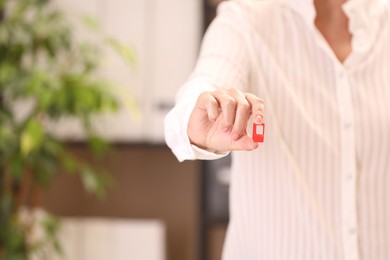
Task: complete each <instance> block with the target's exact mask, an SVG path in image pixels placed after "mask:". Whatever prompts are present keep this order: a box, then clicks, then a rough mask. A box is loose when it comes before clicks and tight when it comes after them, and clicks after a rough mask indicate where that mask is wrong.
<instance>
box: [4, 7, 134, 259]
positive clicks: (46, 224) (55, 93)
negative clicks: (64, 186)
mask: <svg viewBox="0 0 390 260" xmlns="http://www.w3.org/2000/svg"><path fill="white" fill-rule="evenodd" d="M84 24H87V26H88V27H90V30H91V31H95V32H96V31H97V34H98V35H100V36H99V37H100V38H101V39H102V42H105V43H106V44H108V45H110V46H111V47H112V48H113V49H114V50H116V51H117V52H118V53H119V54H120V55H121V56H122V57H123V58H124V59H125V60H126V61H127V62H128V63H129V64H133V63H134V55H133V52H132V51H131V49H130V48H128V47H127V46H125V45H123V44H121V43H120V42H118V41H116V40H115V39H112V38H108V37H105V36H104V35H102V34H100V33H99V32H98V31H99V30H98V25H97V24H96V23H95V22H94V21H93V19H90V18H86V19H85V21H84ZM100 57H101V56H100V52H99V48H98V47H97V46H96V44H91V43H88V42H80V41H76V40H75V37H74V35H73V33H72V28H71V26H70V25H69V22H68V21H67V20H66V19H65V16H64V14H63V13H62V12H61V11H59V10H57V9H55V8H54V7H53V6H52V4H51V3H50V1H49V0H0V259H29V258H30V256H31V254H32V253H34V252H39V248H41V247H42V246H43V245H42V241H39V242H38V243H37V242H36V241H35V242H34V241H32V239H31V236H32V226H33V225H34V223H31V221H30V222H29V221H27V222H26V221H22V219H21V217H20V210H21V209H23V210H27V212H32V211H33V209H34V208H35V207H36V206H39V205H36V204H37V202H36V199H35V198H36V197H37V196H38V195H37V194H38V193H39V192H40V190H41V189H42V188H43V187H47V186H48V185H49V184H50V182H51V179H52V178H53V177H54V176H56V175H57V174H58V173H59V172H63V170H64V171H65V172H68V173H75V174H79V176H80V178H81V180H82V182H83V184H84V187H85V189H86V190H88V191H90V192H93V193H95V194H97V195H98V196H102V195H104V194H105V193H106V191H107V189H108V188H109V186H110V184H111V183H112V180H111V178H110V175H109V174H107V173H105V172H103V171H101V170H99V169H96V168H94V167H92V166H91V165H89V164H88V163H86V162H84V161H81V160H79V159H77V158H75V157H74V156H73V155H72V154H71V152H70V151H69V149H68V146H67V145H66V142H64V141H63V140H61V139H59V138H58V137H56V136H55V135H53V134H52V133H51V132H50V131H48V130H47V127H46V126H47V125H48V124H55V123H56V122H58V121H59V120H60V119H64V118H71V119H77V120H78V121H79V122H80V123H81V125H82V126H83V129H84V131H85V136H86V140H87V142H86V143H87V144H88V147H89V149H90V151H91V152H92V153H93V154H101V152H102V151H103V150H105V148H106V147H107V143H106V142H105V141H104V140H103V139H102V138H101V137H100V136H99V135H98V134H97V133H96V131H95V130H94V127H93V123H92V119H93V118H94V117H95V116H96V115H98V114H101V113H106V112H113V111H115V110H116V109H117V108H118V101H117V99H116V98H115V95H114V94H113V93H111V92H110V91H109V90H108V88H107V86H108V85H109V82H107V81H105V80H102V78H99V77H98V76H97V73H96V71H97V70H98V68H99V60H101V58H100ZM15 104H29V105H28V107H29V109H28V111H27V113H25V115H23V116H20V115H18V113H17V109H15ZM38 204H39V203H38ZM42 229H43V230H44V231H45V232H46V238H47V239H46V240H44V241H46V242H45V243H46V244H47V243H49V244H51V245H52V246H53V248H54V249H56V250H57V251H58V252H59V251H60V246H59V243H58V241H57V239H56V236H55V233H56V230H57V229H58V221H57V220H56V219H55V217H53V216H49V217H47V218H46V220H45V221H42Z"/></svg>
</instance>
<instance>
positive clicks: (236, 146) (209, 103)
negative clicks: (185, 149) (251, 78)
mask: <svg viewBox="0 0 390 260" xmlns="http://www.w3.org/2000/svg"><path fill="white" fill-rule="evenodd" d="M251 116H252V117H253V121H254V122H255V123H257V124H261V123H263V118H264V101H263V100H262V99H260V98H258V97H256V96H255V95H253V94H250V93H243V92H240V91H239V90H237V89H234V88H232V89H219V90H216V91H212V92H204V93H202V94H201V95H200V96H199V98H198V100H197V102H196V105H195V107H194V110H193V111H192V113H191V116H190V120H189V123H188V128H187V133H188V137H189V138H190V141H191V143H192V144H194V145H196V146H198V147H200V148H202V149H205V150H210V151H232V150H247V151H250V150H254V149H256V148H257V147H258V144H257V143H256V142H254V141H253V140H252V138H251V137H250V136H248V134H247V132H246V128H247V124H248V121H249V119H250V117H251Z"/></svg>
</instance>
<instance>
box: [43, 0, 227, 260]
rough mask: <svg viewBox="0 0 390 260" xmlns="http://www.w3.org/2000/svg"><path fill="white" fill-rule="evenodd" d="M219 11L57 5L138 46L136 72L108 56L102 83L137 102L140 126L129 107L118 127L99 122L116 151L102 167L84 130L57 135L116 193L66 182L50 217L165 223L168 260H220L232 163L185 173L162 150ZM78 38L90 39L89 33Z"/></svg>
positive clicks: (50, 204) (145, 2) (198, 5)
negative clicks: (178, 97) (171, 115)
mask: <svg viewBox="0 0 390 260" xmlns="http://www.w3.org/2000/svg"><path fill="white" fill-rule="evenodd" d="M219 2H220V1H219V0H83V1H80V0H68V1H60V0H56V4H57V5H58V6H60V7H61V8H63V9H64V10H66V12H67V13H68V14H69V17H70V18H71V19H78V18H77V17H81V16H84V15H89V16H91V17H94V18H95V19H96V20H97V21H98V23H99V24H100V25H101V27H102V29H103V30H104V32H105V33H107V34H109V35H111V36H113V37H115V38H117V39H118V40H120V41H122V42H124V43H129V44H131V45H132V47H133V49H134V50H135V53H136V56H137V63H136V66H135V67H134V68H132V69H129V67H128V66H126V64H124V62H123V61H122V60H121V59H119V58H118V57H116V56H115V55H111V54H110V52H109V51H108V54H107V56H105V57H102V59H104V60H105V62H104V64H105V65H104V66H105V67H104V69H103V70H102V72H101V73H102V74H103V75H105V76H107V77H109V78H110V79H112V80H114V81H115V82H116V83H118V86H120V87H121V88H123V89H122V90H119V92H121V91H122V93H127V91H128V90H130V91H131V92H132V93H133V95H134V96H135V99H136V102H137V104H138V107H139V112H140V116H139V117H138V118H134V117H132V115H131V114H130V113H129V111H128V110H127V109H126V108H125V107H123V108H122V109H121V110H120V111H119V113H118V114H117V115H116V116H115V117H109V118H101V119H100V120H101V124H100V125H101V132H102V133H103V135H104V136H106V137H107V138H108V139H109V140H111V141H112V142H114V145H113V147H112V149H111V151H110V152H109V154H107V156H105V157H104V159H102V160H99V161H98V162H96V161H93V159H92V158H90V157H89V156H88V152H87V149H86V147H85V145H84V144H83V139H82V134H81V133H80V132H79V130H78V127H77V125H74V124H73V123H72V122H64V124H63V125H61V126H59V127H58V129H57V132H58V134H59V135H61V136H62V137H63V138H65V139H66V140H69V146H70V147H71V149H72V151H73V152H74V154H76V155H77V156H78V157H80V158H83V159H86V160H89V161H92V162H93V163H96V164H97V165H99V167H101V168H102V169H106V170H108V171H109V172H110V173H112V174H113V176H114V178H115V182H116V185H115V187H114V188H113V190H111V191H110V192H109V194H108V196H107V197H106V198H105V199H103V200H98V199H96V198H94V197H92V196H90V195H88V194H87V193H85V192H84V191H83V189H82V185H81V183H80V182H79V180H78V179H77V178H76V177H75V176H72V175H60V177H59V178H57V179H56V180H55V182H54V185H51V186H50V188H49V189H48V190H47V191H46V192H45V194H44V196H43V204H44V207H45V208H46V209H48V210H50V211H51V212H53V213H55V214H58V215H60V216H62V217H65V218H68V219H72V218H80V219H83V218H90V219H96V218H97V219H109V220H114V221H118V220H129V221H135V222H136V221H140V220H150V221H152V222H151V223H152V224H153V223H155V222H153V221H158V223H160V224H161V225H162V226H163V231H164V235H163V237H164V241H162V243H163V245H164V247H165V251H164V252H163V253H162V254H164V256H163V258H161V259H167V260H200V259H201V260H214V259H220V254H221V249H222V244H223V239H224V236H225V231H226V224H227V221H228V216H227V203H228V202H227V184H228V181H227V182H226V179H227V178H228V168H226V167H228V164H229V162H228V160H227V161H224V162H222V163H219V164H220V166H218V164H217V166H215V165H214V164H212V163H211V164H208V163H204V162H199V161H191V162H184V163H178V162H177V160H176V158H175V157H174V156H173V155H172V153H171V152H170V150H169V149H168V148H167V147H166V146H165V144H164V140H163V118H164V116H165V114H166V113H167V111H168V110H169V109H170V108H171V107H172V106H173V103H174V97H175V93H176V91H177V89H178V87H179V86H180V85H181V84H182V83H183V82H184V81H185V80H186V78H187V77H188V76H189V74H190V72H191V70H192V68H193V66H194V64H195V60H196V56H197V54H198V50H199V44H200V41H201V37H202V34H203V32H204V30H205V29H206V28H207V25H208V24H209V23H210V21H211V20H212V18H213V17H214V15H215V9H216V6H217V4H218V3H219ZM76 33H77V34H79V37H88V34H87V33H86V32H85V31H84V30H83V29H82V28H78V29H77V32H76ZM123 96H124V97H126V95H125V94H123ZM215 167H217V168H215ZM129 243H130V242H129ZM97 246H98V245H97ZM144 246H145V248H146V249H148V248H149V250H152V249H153V247H148V245H144ZM141 260H142V259H141Z"/></svg>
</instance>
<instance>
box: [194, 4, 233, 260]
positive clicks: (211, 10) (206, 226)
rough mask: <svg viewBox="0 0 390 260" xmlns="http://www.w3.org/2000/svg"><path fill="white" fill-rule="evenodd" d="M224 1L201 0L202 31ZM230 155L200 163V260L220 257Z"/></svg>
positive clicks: (227, 210)
mask: <svg viewBox="0 0 390 260" xmlns="http://www.w3.org/2000/svg"><path fill="white" fill-rule="evenodd" d="M223 1H226V0H203V31H206V29H207V27H208V26H209V24H210V23H211V22H212V20H213V19H214V18H215V16H216V10H217V7H218V4H220V3H221V2H223ZM229 177H230V156H228V157H225V158H222V159H219V160H215V161H203V162H202V193H201V194H202V217H201V223H202V225H201V236H202V239H201V241H202V243H201V249H200V255H201V259H202V260H220V259H221V254H222V249H223V243H224V240H225V234H226V229H227V224H228V221H229Z"/></svg>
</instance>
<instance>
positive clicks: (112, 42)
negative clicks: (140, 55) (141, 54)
mask: <svg viewBox="0 0 390 260" xmlns="http://www.w3.org/2000/svg"><path fill="white" fill-rule="evenodd" d="M106 42H107V43H108V45H109V46H110V47H111V48H113V49H114V50H115V51H116V52H117V53H118V54H119V55H120V56H121V57H122V58H123V59H124V60H125V61H126V62H127V63H128V65H131V66H134V65H135V63H136V61H137V59H136V55H135V53H134V51H133V49H132V48H131V47H129V46H127V45H125V44H123V43H121V42H120V41H118V40H117V39H115V38H112V37H108V38H107V39H106Z"/></svg>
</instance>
